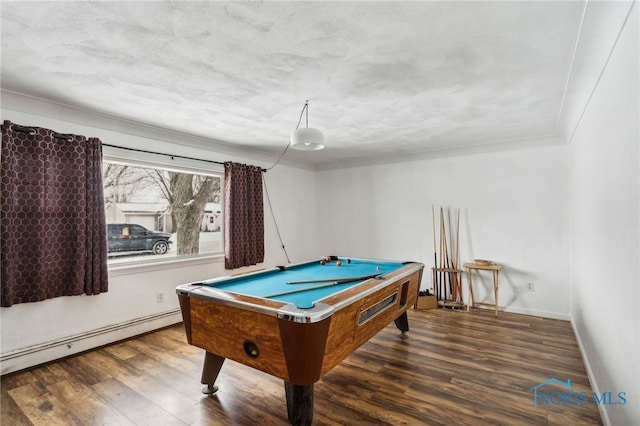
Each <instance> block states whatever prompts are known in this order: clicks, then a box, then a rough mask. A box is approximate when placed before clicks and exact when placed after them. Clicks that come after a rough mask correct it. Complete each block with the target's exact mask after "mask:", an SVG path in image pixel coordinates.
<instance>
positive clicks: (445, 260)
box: [440, 207, 451, 300]
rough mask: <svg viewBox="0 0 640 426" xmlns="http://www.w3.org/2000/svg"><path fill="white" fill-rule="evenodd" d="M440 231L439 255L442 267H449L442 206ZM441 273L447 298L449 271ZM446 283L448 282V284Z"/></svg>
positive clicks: (449, 286) (449, 282) (449, 280)
mask: <svg viewBox="0 0 640 426" xmlns="http://www.w3.org/2000/svg"><path fill="white" fill-rule="evenodd" d="M440 233H441V236H442V253H441V254H440V256H441V257H442V267H443V268H445V269H447V268H449V253H448V252H447V228H446V226H445V216H444V209H443V208H442V207H440ZM443 275H444V278H445V279H444V280H443V286H444V300H447V299H448V297H449V294H450V293H451V273H450V272H443ZM447 283H448V284H449V285H448V286H447ZM447 287H448V288H449V293H447Z"/></svg>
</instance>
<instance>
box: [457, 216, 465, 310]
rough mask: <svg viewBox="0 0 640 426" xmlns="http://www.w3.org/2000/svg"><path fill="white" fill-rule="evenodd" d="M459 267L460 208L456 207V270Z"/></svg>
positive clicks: (460, 284) (460, 283)
mask: <svg viewBox="0 0 640 426" xmlns="http://www.w3.org/2000/svg"><path fill="white" fill-rule="evenodd" d="M459 265H460V207H458V218H457V220H456V269H458V266H459ZM458 284H459V286H460V303H462V301H463V299H462V275H460V282H459V283H458Z"/></svg>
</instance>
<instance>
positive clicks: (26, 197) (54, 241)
mask: <svg viewBox="0 0 640 426" xmlns="http://www.w3.org/2000/svg"><path fill="white" fill-rule="evenodd" d="M1 154H2V157H1V164H0V180H1V182H2V189H1V191H0V192H1V195H0V206H1V217H0V223H1V225H2V229H1V231H0V232H1V235H2V244H1V247H0V255H1V258H2V267H1V274H2V285H1V296H0V299H1V300H0V304H1V306H3V307H7V306H12V305H14V304H17V303H27V302H37V301H41V300H45V299H50V298H54V297H60V296H75V295H82V294H87V295H93V294H99V293H102V292H106V291H107V290H108V276H107V239H106V221H105V210H104V195H103V187H102V144H101V142H100V140H99V139H96V138H89V139H87V138H86V137H84V136H78V135H62V134H58V133H56V132H54V131H52V130H48V129H43V128H39V127H24V126H18V125H16V124H14V123H11V122H10V121H5V122H4V124H3V126H2V150H1Z"/></svg>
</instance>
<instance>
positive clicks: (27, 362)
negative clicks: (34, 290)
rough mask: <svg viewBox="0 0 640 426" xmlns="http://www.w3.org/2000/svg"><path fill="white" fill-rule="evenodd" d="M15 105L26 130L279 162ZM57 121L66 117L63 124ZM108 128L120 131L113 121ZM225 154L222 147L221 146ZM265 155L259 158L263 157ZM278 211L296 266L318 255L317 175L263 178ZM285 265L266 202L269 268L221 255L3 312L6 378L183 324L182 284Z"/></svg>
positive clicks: (144, 269) (120, 276)
mask: <svg viewBox="0 0 640 426" xmlns="http://www.w3.org/2000/svg"><path fill="white" fill-rule="evenodd" d="M10 100H11V102H10V103H11V107H8V106H7V105H6V103H5V104H3V109H2V120H11V121H12V122H15V123H17V124H21V125H33V126H40V127H46V128H50V129H53V130H55V131H58V132H61V133H78V134H83V135H86V136H95V137H99V138H100V139H101V140H102V142H103V143H105V144H113V145H118V146H128V147H135V148H140V149H146V150H150V151H155V152H167V153H171V154H179V155H183V156H188V157H195V158H202V159H208V160H214V161H227V160H230V161H239V162H244V163H249V164H255V165H259V166H261V167H269V166H271V165H272V164H273V162H275V159H276V158H275V157H274V158H273V160H271V159H269V158H268V157H265V156H262V157H260V158H258V159H256V158H251V154H252V153H251V152H248V153H247V155H246V156H245V157H242V156H241V155H238V154H237V153H229V151H228V150H227V151H226V152H223V153H220V152H218V151H217V148H218V146H217V145H216V144H215V143H213V142H212V144H211V145H212V147H211V150H207V151H203V150H197V149H194V148H190V147H188V146H178V145H175V144H172V143H171V139H175V138H179V137H180V135H175V134H166V135H163V134H162V132H161V131H159V130H157V129H154V130H153V131H154V132H155V133H157V134H159V135H160V137H162V138H164V139H162V140H161V139H155V138H151V137H143V136H139V135H140V134H142V133H144V132H145V130H144V129H142V130H140V131H138V130H139V129H134V130H135V131H131V128H128V129H127V130H125V131H126V132H127V133H125V132H123V131H118V130H117V129H116V130H114V129H113V128H107V126H102V125H100V126H98V125H95V124H94V125H87V124H84V123H83V121H87V120H85V118H84V117H83V113H81V112H79V113H78V114H75V112H74V111H73V110H70V109H68V108H64V107H60V106H57V105H52V104H43V103H38V102H35V103H34V101H33V100H30V99H25V100H23V99H20V98H19V97H12V99H10ZM59 117H64V119H61V118H59ZM109 125H114V124H113V121H111V122H110V123H109ZM221 148H224V147H221ZM105 154H106V155H113V156H124V157H126V156H135V157H137V158H139V159H143V160H147V161H151V162H156V161H157V162H164V163H165V164H167V165H171V164H174V165H180V166H185V167H197V168H203V167H205V168H206V167H211V168H212V170H214V169H216V167H217V169H218V170H222V168H221V167H220V166H208V165H207V163H202V162H190V161H186V160H185V161H182V160H170V159H168V157H160V156H158V157H156V158H154V156H150V155H148V154H140V155H136V154H131V153H127V152H123V151H121V150H114V149H112V148H105ZM258 157H259V156H258ZM265 180H266V182H267V185H268V192H269V195H270V198H271V202H272V208H273V212H274V214H275V218H276V219H277V222H278V226H279V229H280V234H281V235H282V238H283V240H284V244H285V246H286V249H287V251H288V255H289V258H290V260H291V261H292V262H295V261H301V260H305V259H309V258H312V257H315V256H317V253H316V252H315V251H314V249H313V247H314V244H315V233H316V229H315V225H314V224H315V222H316V208H315V197H314V183H315V176H314V172H313V171H312V170H308V169H305V168H298V167H292V166H291V165H287V164H286V163H280V164H279V165H278V166H276V167H275V168H274V169H272V170H270V171H268V172H267V173H266V176H265ZM286 263H287V257H286V256H285V254H284V252H283V250H282V248H281V243H280V240H279V239H278V236H277V232H276V230H275V225H274V217H273V216H272V215H271V209H270V208H269V205H268V203H267V198H266V197H265V262H264V264H262V265H256V266H253V267H247V268H242V269H239V270H234V271H227V270H225V269H224V259H223V258H222V257H217V258H211V257H210V258H206V259H198V260H193V261H178V262H176V263H173V264H167V265H146V266H141V267H122V268H120V269H117V270H116V269H114V268H110V274H109V283H110V284H109V292H107V293H104V294H101V295H96V296H77V297H60V298H55V299H51V300H46V301H42V302H37V303H27V304H18V305H14V306H12V307H10V308H0V319H1V323H2V329H1V343H2V347H1V351H2V354H1V355H0V359H1V360H2V372H1V373H2V374H6V373H8V372H11V371H15V370H18V369H22V368H26V367H29V366H32V365H35V364H39V363H42V362H46V361H50V360H52V359H56V358H59V357H62V356H66V355H71V354H74V353H77V352H80V351H82V350H86V349H90V348H93V347H96V346H99V345H102V344H106V343H109V342H112V341H116V340H119V339H123V338H126V337H129V336H132V335H135V334H139V333H142V332H145V331H149V330H153V329H156V328H159V327H162V326H166V325H169V324H173V323H176V322H180V321H181V320H182V317H181V315H180V313H179V306H178V300H177V297H176V296H175V288H176V286H177V285H179V284H183V283H187V282H191V281H197V280H202V279H206V278H212V277H216V276H223V275H227V274H229V273H237V272H240V271H244V270H251V269H257V268H261V267H264V266H273V265H281V264H286ZM157 293H164V302H162V303H158V302H157Z"/></svg>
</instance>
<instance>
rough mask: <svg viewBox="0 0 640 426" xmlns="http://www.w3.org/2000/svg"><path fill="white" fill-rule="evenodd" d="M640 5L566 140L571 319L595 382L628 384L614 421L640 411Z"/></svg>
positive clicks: (625, 421)
mask: <svg viewBox="0 0 640 426" xmlns="http://www.w3.org/2000/svg"><path fill="white" fill-rule="evenodd" d="M637 6H638V5H637V4H636V5H635V9H636V10H635V11H634V13H633V14H632V15H631V17H630V18H629V21H628V22H627V24H626V26H625V27H624V30H623V31H622V32H621V33H620V38H619V40H618V42H617V45H615V48H613V49H612V54H611V57H610V59H609V62H608V64H607V66H606V68H604V72H603V73H602V76H601V78H600V80H599V83H597V84H596V83H595V82H594V83H593V84H592V86H591V87H592V88H593V87H595V91H593V96H592V97H591V100H590V101H589V102H588V103H583V104H582V109H583V110H584V116H583V118H582V120H581V121H580V123H579V125H578V127H577V129H576V130H575V133H574V136H573V139H572V140H571V141H570V143H571V145H570V159H571V164H572V175H571V179H572V188H573V196H572V204H573V205H572V207H573V208H572V234H571V235H572V236H571V252H572V261H571V319H572V322H573V326H574V329H575V331H576V335H577V337H578V340H579V343H580V346H581V348H582V351H583V355H584V358H585V362H586V365H587V368H588V370H589V374H590V378H591V384H592V387H593V388H594V390H595V391H597V392H614V395H617V393H618V392H626V395H627V404H625V405H607V406H602V407H601V408H602V409H603V414H604V416H603V417H604V419H605V424H612V425H631V424H638V419H640V392H639V390H638V383H640V367H639V366H640V315H639V314H638V312H639V311H640V290H639V288H640V278H639V277H640V269H639V266H638V265H639V263H640V231H639V222H640V207H639V205H640V201H639V200H640V174H639V171H638V170H639V169H640V149H639V144H640V131H639V127H640V122H639V118H638V117H639V115H640V110H639V99H640V91H639V88H638V79H639V75H640V70H639V67H638V61H639V58H638V51H639V46H638V39H639V33H638V14H639V12H638V7H637ZM626 10H628V5H627V9H626ZM626 10H625V12H626ZM625 14H626V13H625ZM623 17H624V15H623ZM620 28H621V25H618V26H616V27H613V28H609V29H608V30H614V31H615V33H616V35H617V33H618V31H619V29H620ZM603 38H604V39H609V40H611V39H612V37H609V36H606V37H605V36H603ZM612 45H613V42H612V43H611V44H610V45H609V48H610V49H611V46H612ZM585 47H586V46H585Z"/></svg>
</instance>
